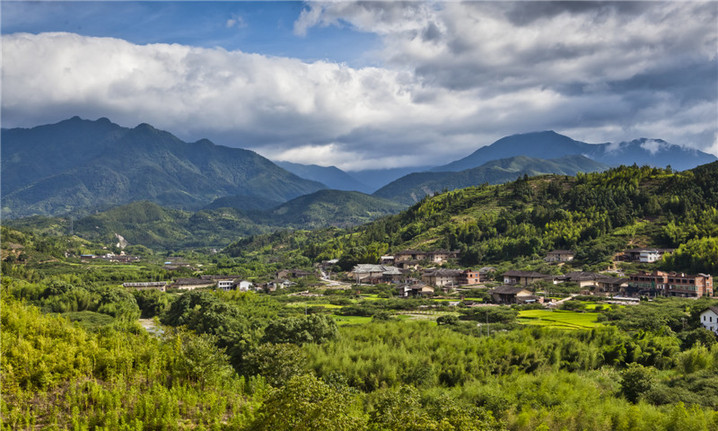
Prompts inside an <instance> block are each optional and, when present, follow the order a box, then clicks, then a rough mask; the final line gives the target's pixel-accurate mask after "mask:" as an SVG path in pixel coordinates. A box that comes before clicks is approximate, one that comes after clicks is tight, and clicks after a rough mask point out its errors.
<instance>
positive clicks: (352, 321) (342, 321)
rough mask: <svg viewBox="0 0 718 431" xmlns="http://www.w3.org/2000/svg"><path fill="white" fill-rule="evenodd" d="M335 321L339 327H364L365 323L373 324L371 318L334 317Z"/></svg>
mask: <svg viewBox="0 0 718 431" xmlns="http://www.w3.org/2000/svg"><path fill="white" fill-rule="evenodd" d="M333 317H334V320H336V321H337V324H338V325H339V326H343V325H363V324H364V323H369V322H371V319H372V318H371V316H337V315H334V316H333Z"/></svg>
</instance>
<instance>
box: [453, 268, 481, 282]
mask: <svg viewBox="0 0 718 431" xmlns="http://www.w3.org/2000/svg"><path fill="white" fill-rule="evenodd" d="M457 281H458V283H459V284H460V285H462V286H471V285H474V284H479V283H481V282H482V280H481V272H480V271H474V270H473V269H466V270H464V271H461V274H459V277H458V279H457Z"/></svg>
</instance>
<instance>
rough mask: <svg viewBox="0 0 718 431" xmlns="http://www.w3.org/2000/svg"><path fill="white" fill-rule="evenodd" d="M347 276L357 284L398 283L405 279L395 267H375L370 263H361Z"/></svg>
mask: <svg viewBox="0 0 718 431" xmlns="http://www.w3.org/2000/svg"><path fill="white" fill-rule="evenodd" d="M347 275H348V276H349V277H351V278H352V279H355V280H356V282H357V284H361V283H370V284H376V283H383V282H387V283H390V282H398V281H400V280H402V279H403V278H404V273H402V272H401V271H400V270H399V268H397V267H395V266H388V265H374V264H370V263H360V264H359V265H356V266H354V268H352V270H351V272H349V274H347Z"/></svg>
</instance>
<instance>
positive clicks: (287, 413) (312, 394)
mask: <svg viewBox="0 0 718 431" xmlns="http://www.w3.org/2000/svg"><path fill="white" fill-rule="evenodd" d="M364 426H365V420H364V418H363V417H362V414H361V412H360V409H359V407H358V406H357V405H356V399H355V398H353V397H352V396H350V395H349V394H348V393H346V392H344V391H341V390H338V389H334V388H332V387H331V386H329V385H328V384H326V383H324V382H323V381H322V380H320V379H318V378H317V377H315V376H313V375H311V374H304V375H299V376H294V377H292V378H291V379H289V381H287V383H286V384H285V385H284V386H282V387H281V388H278V389H274V390H272V391H270V393H269V396H268V397H267V399H266V401H265V402H264V404H262V407H260V408H259V410H258V412H257V419H256V420H255V421H254V423H253V424H252V426H251V427H250V430H252V431H265V430H266V431H314V430H317V431H328V430H332V431H343V430H346V431H354V430H358V429H362V428H364Z"/></svg>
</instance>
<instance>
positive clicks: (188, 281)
mask: <svg viewBox="0 0 718 431" xmlns="http://www.w3.org/2000/svg"><path fill="white" fill-rule="evenodd" d="M214 286H215V282H214V280H202V279H201V278H178V279H176V280H175V281H174V283H172V284H170V285H169V286H168V287H172V288H175V289H182V290H194V289H201V288H203V287H214Z"/></svg>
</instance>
